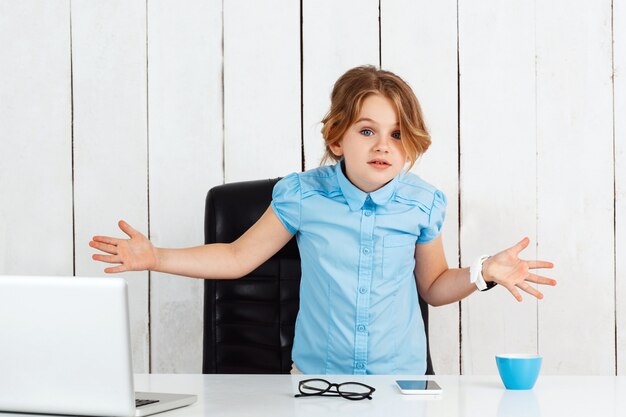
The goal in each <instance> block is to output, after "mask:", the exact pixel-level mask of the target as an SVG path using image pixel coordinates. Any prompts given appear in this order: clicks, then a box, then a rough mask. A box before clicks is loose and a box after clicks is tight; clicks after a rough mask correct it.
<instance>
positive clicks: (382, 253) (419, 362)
mask: <svg viewBox="0 0 626 417" xmlns="http://www.w3.org/2000/svg"><path fill="white" fill-rule="evenodd" d="M341 166H342V164H341V163H338V164H336V165H334V166H324V167H320V168H317V169H313V170H310V171H306V172H303V173H294V174H290V175H288V176H286V177H285V178H283V179H282V180H280V181H279V182H278V183H277V184H276V185H275V187H274V192H273V196H272V208H273V210H274V212H275V213H276V215H277V216H278V218H279V219H280V220H281V222H282V223H283V225H284V226H285V227H286V228H287V229H288V230H289V231H290V232H291V233H293V234H296V239H297V241H298V248H299V250H300V257H301V262H302V280H301V282H300V310H299V312H298V317H297V319H296V328H295V337H294V343H293V351H292V359H293V361H294V363H295V365H296V367H297V368H298V369H299V370H300V371H302V372H304V373H305V374H424V373H425V372H426V336H425V333H424V322H423V320H422V315H421V312H420V308H419V303H418V298H417V288H416V283H415V278H414V272H413V269H414V266H415V245H416V243H425V242H429V241H431V240H433V239H434V238H435V237H437V235H438V234H439V232H440V230H441V226H442V223H443V220H444V215H445V206H446V199H445V196H444V195H443V193H442V192H441V191H438V190H437V189H435V188H434V187H433V186H431V185H429V184H428V183H426V182H424V181H423V180H421V179H420V178H419V177H418V176H416V175H414V174H411V173H408V174H400V175H398V176H397V177H395V178H394V179H393V180H392V181H390V182H389V183H388V184H386V185H385V186H384V187H382V188H380V189H378V190H376V191H374V192H372V193H365V192H363V191H361V190H360V189H358V188H357V187H355V186H354V185H353V184H352V183H351V182H350V181H349V180H348V179H347V178H346V176H345V175H344V173H343V171H342V169H341Z"/></svg>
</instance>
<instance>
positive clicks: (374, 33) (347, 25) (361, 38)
mask: <svg viewBox="0 0 626 417" xmlns="http://www.w3.org/2000/svg"><path fill="white" fill-rule="evenodd" d="M302 12H303V28H302V30H303V35H302V41H303V63H302V65H303V67H302V71H303V80H302V92H303V110H302V111H303V114H302V118H303V119H302V120H303V132H304V157H305V162H304V168H305V169H313V168H316V167H318V166H319V165H320V161H321V159H322V156H323V155H324V149H325V148H324V140H323V138H322V134H321V132H320V130H321V128H322V124H321V121H322V119H323V118H324V115H325V114H326V112H328V110H329V108H330V94H331V92H332V89H333V85H334V84H335V81H337V79H338V78H339V77H340V76H341V75H342V74H343V73H344V72H346V71H347V70H348V69H350V68H353V67H356V66H358V65H365V64H371V65H376V66H378V63H379V50H378V40H379V39H378V34H379V31H378V0H347V1H341V2H337V1H332V0H321V1H310V0H309V1H306V0H305V1H303V2H302Z"/></svg>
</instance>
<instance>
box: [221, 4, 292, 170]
mask: <svg viewBox="0 0 626 417" xmlns="http://www.w3.org/2000/svg"><path fill="white" fill-rule="evenodd" d="M300 108H301V103H300V7H299V3H298V2H294V1H291V0H271V1H264V2H249V1H244V0H231V1H227V2H225V3H224V147H225V154H224V157H225V161H224V163H225V180H226V182H233V181H243V180H252V179H261V178H270V177H278V176H285V175H287V174H288V173H290V172H293V171H300V169H301V165H302V164H301V159H302V157H301V154H302V152H301V138H300V137H301V133H300Z"/></svg>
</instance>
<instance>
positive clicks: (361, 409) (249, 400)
mask: <svg viewBox="0 0 626 417" xmlns="http://www.w3.org/2000/svg"><path fill="white" fill-rule="evenodd" d="M308 377H310V376H307V377H304V376H290V375H136V377H135V386H136V390H137V391H154V392H174V393H188V394H198V402H197V403H196V404H193V405H191V406H189V407H184V408H180V409H178V410H173V411H170V412H168V413H167V414H162V416H163V417H200V416H207V417H212V416H220V417H221V416H225V417H228V416H272V417H287V416H289V417H298V416H315V417H331V416H359V417H366V416H376V417H381V416H382V417H403V416H411V417H418V416H429V417H430V416H446V417H450V416H498V417H505V416H524V417H529V416H542V417H550V416H558V417H562V416H568V417H577V416H585V417H588V416H625V415H626V377H611V376H607V377H599V376H588V377H584V376H580V377H577V376H540V377H539V380H538V381H537V384H536V385H535V388H534V389H533V390H531V391H507V390H505V389H504V387H503V385H502V383H501V381H500V378H499V377H498V376H497V375H493V376H439V375H438V376H435V377H432V378H431V379H435V380H436V381H437V382H438V383H439V385H441V386H442V388H443V395H442V396H441V397H440V398H439V399H436V398H420V396H415V395H402V394H400V393H399V391H398V390H397V388H396V387H395V385H394V382H393V381H394V380H395V379H400V378H399V377H396V376H387V375H385V376H350V375H332V376H331V375H326V376H323V377H322V378H325V379H327V380H329V381H331V382H337V383H339V382H345V381H360V382H364V383H366V384H368V385H371V386H373V387H375V388H376V392H375V393H374V394H373V399H372V400H371V401H370V400H362V401H350V400H346V399H343V398H338V397H309V398H294V397H293V395H294V394H295V393H297V392H298V381H300V380H301V379H306V378H308Z"/></svg>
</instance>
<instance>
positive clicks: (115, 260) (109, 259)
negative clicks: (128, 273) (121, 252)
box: [91, 253, 122, 264]
mask: <svg viewBox="0 0 626 417" xmlns="http://www.w3.org/2000/svg"><path fill="white" fill-rule="evenodd" d="M91 259H93V260H94V261H100V262H106V263H108V264H121V263H122V260H121V259H120V257H119V256H117V255H99V254H97V253H96V254H95V255H92V256H91Z"/></svg>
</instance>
